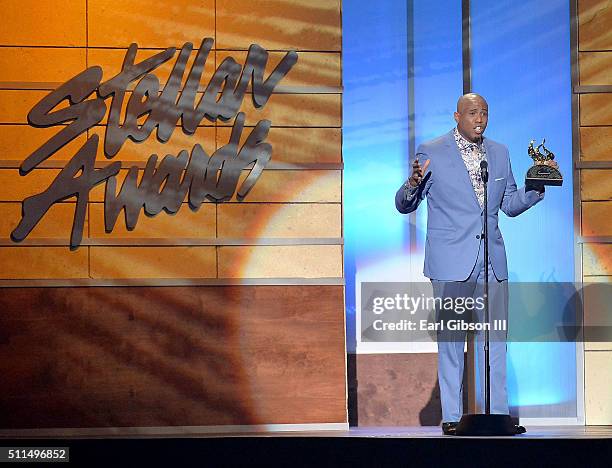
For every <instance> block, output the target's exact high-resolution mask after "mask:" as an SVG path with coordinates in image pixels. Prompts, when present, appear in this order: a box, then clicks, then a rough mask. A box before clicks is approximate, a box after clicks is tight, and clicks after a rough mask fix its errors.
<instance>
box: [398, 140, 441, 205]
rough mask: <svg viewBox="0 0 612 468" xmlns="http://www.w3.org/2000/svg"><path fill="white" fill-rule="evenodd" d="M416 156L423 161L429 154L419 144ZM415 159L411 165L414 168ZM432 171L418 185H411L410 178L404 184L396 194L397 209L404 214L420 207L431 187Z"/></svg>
mask: <svg viewBox="0 0 612 468" xmlns="http://www.w3.org/2000/svg"><path fill="white" fill-rule="evenodd" d="M416 157H418V158H419V161H421V163H423V162H424V161H426V160H427V159H429V158H428V157H427V154H426V152H425V151H423V150H422V148H421V147H420V146H419V148H418V150H417V153H416ZM412 163H413V161H412V160H411V161H410V167H411V168H412ZM431 184H432V180H431V171H428V172H427V174H425V177H423V180H422V181H421V183H420V184H419V185H417V186H416V187H411V186H410V183H409V182H408V180H407V181H406V182H404V183H403V184H402V186H401V187H400V188H399V190H398V191H397V192H396V194H395V207H396V208H397V211H399V212H400V213H403V214H407V213H411V212H413V211H414V210H416V209H417V208H418V207H419V203H421V201H423V200H424V199H425V197H426V196H427V192H428V191H429V187H431Z"/></svg>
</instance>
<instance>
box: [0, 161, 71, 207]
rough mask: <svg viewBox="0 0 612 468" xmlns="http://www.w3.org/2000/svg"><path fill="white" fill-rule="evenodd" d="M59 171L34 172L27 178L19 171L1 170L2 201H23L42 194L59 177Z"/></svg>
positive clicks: (0, 187)
mask: <svg viewBox="0 0 612 468" xmlns="http://www.w3.org/2000/svg"><path fill="white" fill-rule="evenodd" d="M57 174H59V169H40V170H34V171H32V172H30V173H28V174H26V175H25V176H20V175H19V170H18V169H0V201H16V202H19V201H23V199H24V198H26V197H30V196H32V195H36V194H37V193H40V192H41V191H43V190H44V189H46V188H47V187H48V186H49V184H51V182H52V181H53V179H55V178H56V177H57Z"/></svg>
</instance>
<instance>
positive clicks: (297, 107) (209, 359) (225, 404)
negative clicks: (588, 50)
mask: <svg viewBox="0 0 612 468" xmlns="http://www.w3.org/2000/svg"><path fill="white" fill-rule="evenodd" d="M3 15H4V19H5V23H6V24H5V27H4V28H3V29H2V30H1V31H0V45H2V46H5V47H2V48H0V82H1V84H2V85H3V86H0V88H4V89H0V216H1V217H2V220H1V221H0V235H2V236H3V239H2V240H3V243H2V244H0V265H1V266H2V274H1V276H2V277H1V278H0V279H2V280H5V281H4V284H7V283H9V282H10V281H13V280H20V283H19V284H26V285H28V286H30V287H28V288H25V289H18V288H9V289H4V290H2V292H1V294H0V310H2V311H3V314H0V372H1V373H2V375H3V379H0V395H2V397H1V398H0V428H27V427H30V428H49V427H68V428H70V427H72V428H78V427H125V426H131V427H139V426H140V427H141V426H145V427H146V426H181V425H184V426H189V425H225V424H276V423H278V424H282V423H291V424H301V423H327V422H330V423H341V422H345V421H346V418H347V414H346V391H345V390H346V380H345V338H344V329H345V328H344V304H343V287H342V286H331V287H330V286H225V287H220V286H219V287H218V286H214V287H213V286H210V287H177V286H168V287H158V288H153V287H148V286H145V285H146V284H166V280H168V281H169V282H168V284H175V283H178V284H185V283H187V284H189V283H190V282H198V283H204V284H207V281H208V280H211V282H214V284H217V283H218V282H219V283H223V282H224V281H225V282H227V283H236V282H238V283H239V282H240V281H241V279H242V278H244V279H246V280H249V281H258V280H259V279H262V282H266V283H272V284H274V283H275V282H278V283H280V284H286V282H287V278H293V279H292V280H291V281H292V282H295V283H298V284H299V283H300V282H301V281H302V280H304V282H306V283H309V284H311V283H316V282H317V281H320V282H323V283H325V282H328V281H329V280H330V279H331V280H333V281H336V282H337V281H341V279H342V277H343V257H342V245H341V238H342V224H341V223H342V208H341V206H342V205H341V204H342V131H341V127H342V70H341V68H342V67H341V52H342V51H341V45H342V33H341V2H340V1H339V0H333V1H331V2H330V1H327V0H315V1H309V2H306V1H305V0H292V1H290V2H277V1H274V0H265V1H262V2H247V1H242V0H239V1H231V2H230V1H226V0H202V1H198V2H193V1H189V0H161V1H160V0H158V1H153V0H138V1H137V0H128V1H125V2H116V1H111V0H87V1H86V0H75V1H72V0H71V1H67V0H58V1H33V0H20V1H13V0H9V1H7V2H4V4H3ZM205 37H212V38H214V39H215V41H216V43H215V48H214V50H213V51H212V52H211V54H210V56H209V59H208V61H207V63H206V67H205V72H204V76H203V78H202V80H201V83H200V92H199V93H198V95H197V97H196V99H197V100H199V99H200V98H201V96H202V95H203V93H202V91H203V90H204V89H205V86H206V85H207V84H208V81H209V79H210V77H211V76H212V74H213V72H214V70H215V67H216V65H218V64H219V62H220V61H221V60H222V59H223V58H224V57H227V56H228V55H231V56H232V57H234V58H235V59H236V60H237V61H238V62H239V63H243V62H244V60H245V58H246V53H245V52H244V51H245V50H246V49H247V48H248V46H249V45H250V44H252V43H258V44H259V45H261V46H262V47H264V48H266V49H267V50H269V51H270V62H269V64H268V67H267V72H266V73H269V72H270V71H271V70H272V69H273V67H274V66H275V65H276V64H277V63H278V61H279V60H280V59H281V58H282V56H284V54H285V53H286V51H287V50H289V49H292V48H293V49H297V50H298V51H299V54H300V55H299V59H298V63H297V65H296V66H295V67H294V69H293V70H292V71H291V72H290V73H289V75H288V76H287V77H286V78H285V79H284V80H283V81H281V83H280V85H279V88H278V90H277V91H278V93H277V94H273V95H272V97H271V98H270V100H269V102H268V104H267V105H266V106H265V107H264V108H263V109H255V108H254V107H253V104H252V98H251V95H250V94H247V95H246V96H245V100H244V103H243V105H242V106H241V111H243V112H245V113H246V117H247V128H245V130H244V132H243V141H244V139H245V138H246V136H247V135H248V134H249V133H250V131H251V129H250V128H248V127H249V126H254V125H255V124H256V123H257V122H258V121H259V120H261V119H270V120H271V121H272V125H273V128H272V129H271V132H270V135H269V136H268V138H267V141H268V142H269V143H271V144H272V145H273V156H272V164H271V165H270V167H268V168H267V169H266V170H265V171H264V172H263V175H262V176H261V178H260V179H259V181H258V182H257V183H256V184H255V187H254V188H253V190H252V191H251V193H250V194H249V196H248V197H247V198H246V200H245V201H244V202H238V201H236V200H235V199H232V201H231V202H230V203H223V204H218V205H217V204H213V203H210V202H208V201H207V202H206V203H204V204H203V205H202V206H201V207H200V209H199V210H198V211H197V212H192V211H191V210H190V209H189V207H188V206H187V204H186V203H185V204H183V206H182V208H181V210H180V211H179V212H178V213H177V214H176V215H173V216H170V215H168V214H166V213H160V214H159V215H158V216H156V217H153V218H148V217H146V216H145V215H144V213H141V215H140V218H139V222H138V225H137V226H136V229H135V230H133V231H130V232H128V231H127V230H126V228H125V225H124V219H123V213H121V215H120V217H119V219H118V222H117V224H116V226H115V228H114V230H113V232H112V233H109V234H107V233H106V232H105V230H104V217H103V211H104V205H103V203H102V202H103V200H104V196H103V193H104V184H102V185H100V186H98V187H96V188H95V189H94V190H93V191H92V193H91V198H90V204H89V207H88V213H87V220H86V225H85V232H84V240H85V244H86V245H82V246H81V247H79V248H78V249H76V250H73V251H71V250H69V249H68V247H67V246H66V245H62V243H67V242H68V240H69V235H70V229H71V226H72V221H73V213H74V208H75V204H74V199H71V200H68V201H67V202H63V203H60V204H57V205H55V206H53V208H52V209H51V210H50V212H49V213H47V215H46V216H45V217H44V218H43V220H42V221H41V223H40V225H39V226H37V227H36V228H35V230H34V231H33V232H32V234H31V236H30V237H29V238H28V239H27V240H26V241H25V242H23V243H21V244H14V243H12V242H11V241H10V240H9V239H8V236H9V234H10V232H11V231H12V230H13V229H14V227H15V226H16V225H17V224H18V222H19V219H20V210H21V206H20V202H21V201H22V200H23V199H24V198H25V197H27V196H31V195H34V194H37V193H40V192H42V191H43V190H45V189H46V188H47V187H48V186H49V185H50V184H51V183H52V181H53V180H54V178H55V177H56V176H57V174H58V172H59V170H60V169H61V168H62V167H64V165H65V163H66V162H67V161H69V160H70V159H71V158H72V157H73V155H74V154H75V153H76V152H77V151H78V149H79V148H80V147H81V146H82V145H83V144H84V143H85V140H86V138H87V136H89V135H91V134H98V135H100V136H102V135H103V132H104V130H105V128H104V127H103V126H102V125H100V126H98V127H95V128H93V129H91V130H90V131H89V132H88V135H81V136H79V137H78V138H77V140H76V141H74V142H71V143H70V144H69V145H67V146H66V147H65V148H63V149H62V150H60V151H59V152H58V153H57V154H55V155H53V156H52V157H51V158H50V159H49V160H48V161H46V162H44V163H43V164H42V165H41V167H39V168H37V169H35V170H33V171H32V172H31V173H29V174H28V175H27V176H25V177H21V176H19V174H18V170H17V168H18V166H19V164H20V163H21V161H23V159H24V158H25V157H27V156H28V155H29V154H31V153H32V152H33V151H34V150H36V149H37V148H38V147H40V146H41V145H42V144H44V143H45V142H46V141H48V139H49V138H51V137H52V136H53V135H54V134H55V133H57V132H58V130H59V129H58V128H48V129H37V128H32V127H30V126H29V125H28V122H27V114H28V112H29V111H30V110H31V108H32V107H33V106H34V105H35V104H36V103H37V102H39V101H40V100H41V99H42V98H43V97H44V96H46V95H47V94H48V93H49V91H50V90H51V89H53V88H54V87H55V86H57V84H59V83H60V82H63V81H65V80H67V79H69V78H71V77H72V76H74V75H75V74H76V73H78V72H79V71H81V70H82V69H84V68H85V67H86V66H92V65H100V66H101V67H102V68H103V73H104V74H103V80H105V79H109V78H110V77H112V76H114V75H115V74H116V73H117V72H118V71H119V70H120V67H121V64H122V61H123V58H124V56H125V52H126V50H127V47H128V46H129V45H130V44H131V43H133V42H136V43H138V45H139V47H140V49H139V55H138V57H137V61H140V60H141V59H143V58H145V57H147V56H150V55H151V54H154V53H157V52H158V51H160V50H162V49H165V48H167V47H170V46H177V47H180V46H182V45H183V43H185V42H191V43H193V45H194V47H195V48H198V47H199V45H200V42H201V40H202V39H203V38H205ZM177 55H178V54H177ZM194 58H195V53H193V54H192V56H191V59H190V62H189V64H188V67H189V65H190V63H191V61H193V59H194ZM175 61H176V56H175V57H173V58H172V59H171V60H169V61H168V62H167V63H165V64H164V65H163V66H161V67H160V68H159V69H157V70H155V71H154V72H153V73H154V74H155V75H156V76H158V77H159V78H160V81H161V83H162V85H163V84H164V83H165V81H166V79H167V76H168V74H169V73H170V71H171V69H172V67H173V65H174V63H175ZM131 86H132V87H133V86H134V83H133V84H132V85H131ZM130 97H131V92H128V93H127V94H126V97H125V99H124V102H123V112H124V111H125V108H126V105H127V102H128V100H129V98H130ZM67 105H68V102H67V101H63V102H62V103H61V104H60V105H59V106H58V109H59V108H62V107H65V106H67ZM106 105H107V108H108V107H110V99H107V100H106ZM107 112H108V110H107ZM123 116H124V114H123V113H122V117H121V118H122V119H123ZM105 119H106V117H105ZM142 121H143V118H141V119H140V122H142ZM105 122H106V120H103V121H102V124H104V123H105ZM232 124H233V119H232V120H230V121H228V122H221V121H219V122H211V121H209V120H207V119H204V120H203V121H202V122H201V123H200V126H199V128H198V130H197V131H196V133H195V135H193V136H188V135H185V134H184V133H183V132H182V129H181V128H178V127H177V129H176V130H175V132H174V134H173V136H172V138H171V140H170V141H169V142H167V143H165V144H163V143H160V142H158V141H157V140H156V136H155V134H153V135H152V136H151V137H150V138H149V139H148V140H147V141H146V142H144V143H142V144H135V143H133V142H131V141H128V142H126V143H125V145H124V147H123V148H122V150H121V151H120V152H119V154H117V155H116V156H115V157H114V158H113V161H121V162H122V166H123V170H122V171H121V173H120V175H119V177H118V178H119V181H120V182H121V181H122V178H123V177H125V174H126V172H127V168H128V166H130V165H132V164H137V165H139V166H140V167H142V166H143V164H144V163H145V162H146V161H147V159H148V158H149V156H150V155H151V154H153V153H155V154H158V156H160V158H161V157H163V156H164V155H166V154H172V155H174V156H175V155H177V154H178V153H179V152H180V151H181V150H188V151H191V149H192V147H193V146H194V145H195V144H196V143H199V144H201V145H202V146H203V148H204V150H205V151H206V152H207V153H209V154H211V153H212V152H213V151H214V150H215V148H217V147H219V146H221V145H224V144H226V143H227V142H228V140H229V135H230V133H229V132H230V130H231V128H230V127H231V125H232ZM100 143H101V145H100V147H99V148H98V154H97V158H96V165H97V166H98V167H101V166H105V165H107V164H108V163H109V162H110V161H109V160H108V159H106V158H105V156H104V155H103V151H102V143H103V140H101V141H100ZM247 174H248V171H243V174H242V179H241V180H244V178H245V177H246V175H247ZM262 237H265V245H257V243H258V239H259V238H262ZM310 239H312V243H311V244H309V242H310ZM29 241H32V242H30V243H29ZM190 242H191V243H195V244H201V245H189V243H190ZM293 242H295V243H296V244H297V245H291V244H292V243H293ZM37 243H38V244H39V245H36V246H34V245H32V244H37ZM41 243H42V245H40V244H41ZM236 243H237V244H238V245H234V244H236ZM275 243H277V244H279V245H276V244H275ZM241 244H244V245H241ZM251 244H254V245H251ZM268 244H271V245H268ZM286 244H288V245H286ZM304 244H305V245H304ZM29 280H43V282H42V284H47V285H53V286H54V287H48V288H43V289H38V288H36V287H33V286H38V285H40V284H41V283H40V282H36V283H34V282H31V281H29ZM46 280H50V281H46ZM56 283H59V284H64V285H73V287H71V288H67V287H66V288H64V287H60V288H58V287H55V286H56ZM92 283H93V284H112V285H113V286H112V287H107V288H98V287H82V286H81V285H87V284H92ZM9 284H11V285H12V286H15V285H16V284H15V283H9ZM77 284H78V285H79V286H74V285H77ZM121 284H124V285H125V284H129V285H130V286H131V285H140V287H127V286H120V285H121ZM16 389H20V391H17V390H16Z"/></svg>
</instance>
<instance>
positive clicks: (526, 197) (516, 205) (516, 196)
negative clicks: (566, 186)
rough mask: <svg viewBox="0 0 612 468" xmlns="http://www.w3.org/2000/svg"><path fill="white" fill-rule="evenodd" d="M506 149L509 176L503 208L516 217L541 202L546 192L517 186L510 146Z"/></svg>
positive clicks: (509, 214) (505, 211)
mask: <svg viewBox="0 0 612 468" xmlns="http://www.w3.org/2000/svg"><path fill="white" fill-rule="evenodd" d="M505 150H506V161H507V164H508V177H506V189H505V190H504V197H503V199H502V202H501V210H502V211H503V212H504V213H506V214H507V215H508V216H510V217H514V216H518V215H520V214H521V213H523V212H524V211H527V210H528V209H529V208H531V207H532V206H534V205H535V204H537V203H538V202H540V201H541V200H542V199H543V198H544V194H543V193H542V194H540V193H539V192H537V191H535V190H530V191H528V192H526V191H525V187H521V188H519V189H517V188H516V182H515V181H514V175H513V174H512V165H511V164H510V156H509V154H508V148H505Z"/></svg>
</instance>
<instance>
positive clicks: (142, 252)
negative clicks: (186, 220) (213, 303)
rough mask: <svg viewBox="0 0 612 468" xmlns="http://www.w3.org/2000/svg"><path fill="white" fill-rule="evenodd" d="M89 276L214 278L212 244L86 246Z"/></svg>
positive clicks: (215, 262) (214, 261)
mask: <svg viewBox="0 0 612 468" xmlns="http://www.w3.org/2000/svg"><path fill="white" fill-rule="evenodd" d="M90 251H91V253H90V257H91V258H90V275H91V277H92V278H100V279H107V278H215V277H216V276H217V260H216V254H215V248H214V247H199V246H186V247H176V246H174V247H90Z"/></svg>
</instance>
